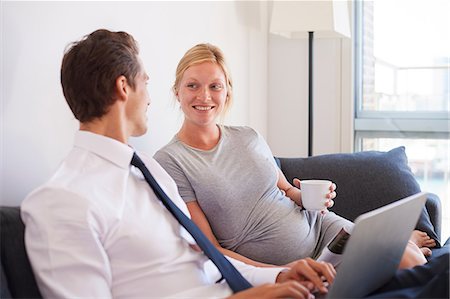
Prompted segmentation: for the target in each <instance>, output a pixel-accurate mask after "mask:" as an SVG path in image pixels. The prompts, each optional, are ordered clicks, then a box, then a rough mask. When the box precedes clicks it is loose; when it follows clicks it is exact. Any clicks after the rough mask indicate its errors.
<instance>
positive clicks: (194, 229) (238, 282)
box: [131, 153, 252, 293]
mask: <svg viewBox="0 0 450 299" xmlns="http://www.w3.org/2000/svg"><path fill="white" fill-rule="evenodd" d="M131 165H133V166H136V167H137V168H139V170H140V171H141V172H142V174H143V175H144V178H145V180H146V181H147V183H148V184H149V185H150V187H151V188H152V189H153V191H154V192H155V194H156V196H157V197H158V198H159V200H161V202H162V203H163V204H164V206H165V207H166V208H167V209H168V210H169V211H170V212H171V213H172V215H173V216H174V217H175V218H176V219H177V220H178V222H180V224H181V225H182V226H183V227H184V228H185V229H186V230H187V231H188V232H189V233H190V234H191V235H192V237H193V238H194V239H195V241H196V242H197V244H198V246H199V247H200V248H201V249H202V250H203V252H204V253H205V254H206V255H207V256H208V257H209V258H210V259H211V261H212V262H213V263H214V264H215V265H216V266H217V268H218V269H219V271H220V273H221V274H222V277H223V278H225V280H226V281H227V283H228V285H229V286H230V288H231V289H232V290H233V292H235V293H236V292H239V291H243V290H246V289H248V288H251V287H252V285H251V284H250V283H249V282H248V281H247V280H246V279H245V278H244V277H243V276H242V275H241V273H239V271H238V270H237V269H236V268H235V267H234V266H233V265H232V264H231V263H230V262H229V261H228V260H227V259H226V258H225V256H224V255H223V254H222V253H220V251H219V250H217V248H216V247H215V246H214V245H213V244H212V243H211V242H210V241H209V239H208V238H207V237H206V236H205V235H204V234H203V233H202V231H201V230H200V229H199V228H198V226H197V225H196V224H195V223H194V222H193V221H192V220H191V219H189V217H187V216H186V215H185V214H184V213H183V211H181V210H180V209H179V208H178V207H177V206H176V205H175V204H174V203H173V201H172V200H171V199H170V198H169V197H168V196H167V194H166V193H165V192H164V191H163V190H162V189H161V187H160V186H159V184H158V183H157V182H156V180H155V178H154V177H153V176H152V174H151V173H150V171H149V170H148V168H147V167H146V166H145V164H144V162H142V160H141V159H140V158H139V156H138V155H136V153H134V154H133V158H132V159H131Z"/></svg>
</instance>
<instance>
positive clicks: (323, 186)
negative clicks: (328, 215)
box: [300, 180, 332, 211]
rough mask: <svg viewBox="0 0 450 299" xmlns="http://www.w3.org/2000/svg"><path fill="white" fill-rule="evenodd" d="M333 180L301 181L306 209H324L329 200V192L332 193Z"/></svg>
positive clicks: (303, 202)
mask: <svg viewBox="0 0 450 299" xmlns="http://www.w3.org/2000/svg"><path fill="white" fill-rule="evenodd" d="M331 184H332V182H331V181H328V180H303V181H300V189H301V191H302V204H303V208H305V209H306V210H318V211H320V210H324V209H326V206H325V203H326V202H327V200H328V198H327V194H328V193H330V187H331Z"/></svg>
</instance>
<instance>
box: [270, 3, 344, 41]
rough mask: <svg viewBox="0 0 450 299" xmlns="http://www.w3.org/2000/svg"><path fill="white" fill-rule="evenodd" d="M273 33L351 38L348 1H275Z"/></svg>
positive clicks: (290, 35)
mask: <svg viewBox="0 0 450 299" xmlns="http://www.w3.org/2000/svg"><path fill="white" fill-rule="evenodd" d="M270 32H271V33H274V34H279V35H282V36H285V37H287V38H307V37H308V32H314V37H315V38H321V37H324V38H325V37H350V36H351V34H350V21H349V13H348V5H347V1H346V0H332V1H323V0H317V1H274V2H273V7H272V17H271V22H270Z"/></svg>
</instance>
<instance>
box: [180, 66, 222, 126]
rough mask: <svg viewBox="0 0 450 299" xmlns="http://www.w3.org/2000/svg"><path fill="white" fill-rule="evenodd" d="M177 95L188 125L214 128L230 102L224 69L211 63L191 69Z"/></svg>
mask: <svg viewBox="0 0 450 299" xmlns="http://www.w3.org/2000/svg"><path fill="white" fill-rule="evenodd" d="M176 96H177V99H178V101H179V102H180V105H181V109H182V110H183V113H184V116H185V120H184V121H185V123H186V122H189V123H190V124H193V125H195V126H208V125H213V126H215V124H216V119H217V117H218V116H220V114H221V112H222V110H223V108H224V106H225V103H226V100H227V84H226V78H225V74H224V73H223V71H222V68H221V67H220V66H219V65H218V64H215V63H212V62H204V63H201V64H197V65H193V66H191V67H189V68H188V69H186V71H185V72H184V74H183V77H182V78H181V81H180V85H179V87H178V92H177V94H176Z"/></svg>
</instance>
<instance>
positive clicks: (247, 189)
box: [155, 44, 424, 266]
mask: <svg viewBox="0 0 450 299" xmlns="http://www.w3.org/2000/svg"><path fill="white" fill-rule="evenodd" d="M173 91H174V93H175V96H176V98H177V101H178V102H179V104H180V106H181V109H182V111H183V113H184V116H185V118H184V122H183V125H182V127H181V129H180V130H179V132H178V133H177V134H176V135H175V136H174V138H173V139H172V140H171V141H170V142H169V144H167V145H166V146H165V147H163V148H162V149H161V150H159V151H158V152H157V153H156V154H155V159H156V160H157V161H158V162H159V163H160V164H161V165H162V166H163V168H165V170H166V171H167V172H168V173H169V174H170V175H171V176H172V177H173V178H174V180H175V182H176V183H177V185H178V188H179V193H180V195H181V196H182V198H183V199H184V200H185V201H186V203H187V206H188V209H189V212H190V214H191V216H192V219H193V220H194V222H196V223H197V225H198V226H199V227H200V228H201V229H202V231H203V232H204V233H205V234H206V235H207V236H208V238H209V239H210V240H211V241H212V242H213V243H214V244H215V245H216V246H217V247H218V248H219V249H220V250H221V251H222V252H223V253H224V254H226V255H228V256H231V257H233V258H236V259H239V260H241V261H243V262H246V263H249V264H252V265H256V266H267V265H285V264H288V263H290V262H292V261H294V260H298V259H301V258H305V257H312V258H316V257H318V256H319V255H320V253H321V251H322V249H323V248H324V246H326V244H327V243H328V242H329V241H331V240H332V238H333V237H334V236H335V235H336V234H337V233H338V232H339V231H340V230H341V228H343V227H348V228H350V227H351V226H352V225H353V224H352V223H351V222H350V221H348V220H346V219H344V218H342V217H340V216H337V215H336V214H334V213H332V212H328V211H327V210H326V208H329V207H331V206H332V205H333V198H334V197H335V196H336V193H335V188H336V186H335V185H334V184H332V186H331V187H330V193H329V194H328V201H327V203H326V204H325V206H324V210H323V211H307V210H304V209H302V202H301V193H300V190H299V189H298V188H296V187H294V186H292V185H291V184H290V183H289V182H288V181H287V180H286V178H285V176H284V175H283V173H282V172H281V170H280V169H279V168H278V167H277V165H276V163H275V161H274V159H273V155H272V153H271V151H270V149H269V147H268V145H267V143H266V142H265V140H264V139H263V138H262V136H261V135H259V134H258V133H257V132H256V131H254V130H253V129H251V128H249V127H231V126H223V125H218V124H217V120H218V119H219V118H221V117H223V116H224V114H225V112H226V111H227V110H228V109H229V107H230V105H231V103H232V81H231V77H230V74H229V72H228V69H227V66H226V63H225V59H224V56H223V53H222V52H221V51H220V49H218V48H217V47H215V46H213V45H210V44H199V45H197V46H195V47H193V48H191V49H190V50H189V51H187V52H186V54H185V55H184V57H183V58H182V59H181V61H180V63H179V64H178V67H177V71H176V79H175V83H174V85H173ZM294 184H296V186H297V187H299V181H298V180H294ZM422 259H423V260H424V257H423V255H422ZM423 260H422V262H423Z"/></svg>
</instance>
